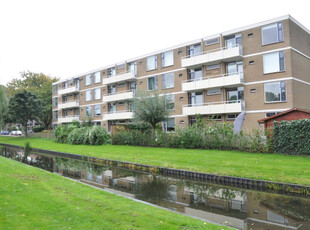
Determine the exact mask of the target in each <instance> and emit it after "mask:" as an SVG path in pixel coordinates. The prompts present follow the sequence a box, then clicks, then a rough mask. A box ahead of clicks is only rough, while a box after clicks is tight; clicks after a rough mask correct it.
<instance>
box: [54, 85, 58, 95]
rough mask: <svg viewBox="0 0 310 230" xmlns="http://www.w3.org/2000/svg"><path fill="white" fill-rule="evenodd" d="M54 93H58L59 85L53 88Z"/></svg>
mask: <svg viewBox="0 0 310 230" xmlns="http://www.w3.org/2000/svg"><path fill="white" fill-rule="evenodd" d="M53 90H54V93H58V85H54V86H53Z"/></svg>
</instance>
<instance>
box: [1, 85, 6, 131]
mask: <svg viewBox="0 0 310 230" xmlns="http://www.w3.org/2000/svg"><path fill="white" fill-rule="evenodd" d="M7 108H8V98H7V96H6V93H5V87H4V86H3V85H0V129H1V130H2V129H3V128H4V124H5V122H4V117H5V114H6V111H7Z"/></svg>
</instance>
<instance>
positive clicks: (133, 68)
mask: <svg viewBox="0 0 310 230" xmlns="http://www.w3.org/2000/svg"><path fill="white" fill-rule="evenodd" d="M128 69H129V72H132V73H134V75H135V76H137V62H131V63H129V64H128Z"/></svg>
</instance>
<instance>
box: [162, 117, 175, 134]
mask: <svg viewBox="0 0 310 230" xmlns="http://www.w3.org/2000/svg"><path fill="white" fill-rule="evenodd" d="M168 120H173V121H174V126H173V128H174V130H173V131H168ZM163 129H164V132H165V133H170V132H175V118H174V117H169V118H168V119H167V121H164V122H163Z"/></svg>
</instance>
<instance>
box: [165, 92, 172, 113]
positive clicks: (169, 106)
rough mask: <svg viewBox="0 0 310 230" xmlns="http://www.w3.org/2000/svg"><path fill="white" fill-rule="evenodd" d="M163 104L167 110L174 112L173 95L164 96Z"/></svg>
mask: <svg viewBox="0 0 310 230" xmlns="http://www.w3.org/2000/svg"><path fill="white" fill-rule="evenodd" d="M164 97H165V104H166V109H167V110H174V95H165V96H164Z"/></svg>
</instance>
